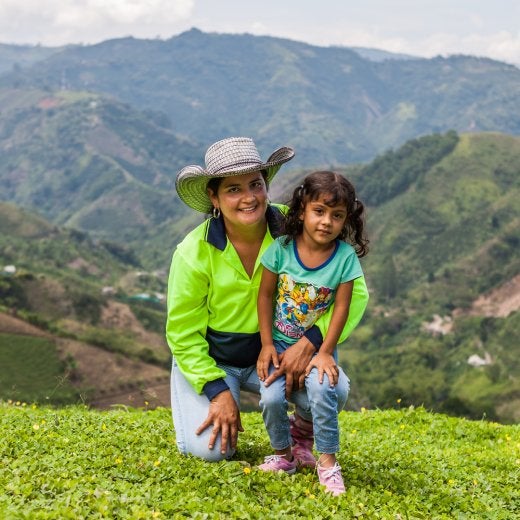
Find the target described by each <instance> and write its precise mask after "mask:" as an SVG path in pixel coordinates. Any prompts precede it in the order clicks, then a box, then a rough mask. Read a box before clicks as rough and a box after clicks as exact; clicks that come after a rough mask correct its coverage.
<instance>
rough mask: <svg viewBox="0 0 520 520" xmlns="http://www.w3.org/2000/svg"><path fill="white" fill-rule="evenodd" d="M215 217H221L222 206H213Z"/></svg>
mask: <svg viewBox="0 0 520 520" xmlns="http://www.w3.org/2000/svg"><path fill="white" fill-rule="evenodd" d="M213 218H220V208H216V207H215V206H213Z"/></svg>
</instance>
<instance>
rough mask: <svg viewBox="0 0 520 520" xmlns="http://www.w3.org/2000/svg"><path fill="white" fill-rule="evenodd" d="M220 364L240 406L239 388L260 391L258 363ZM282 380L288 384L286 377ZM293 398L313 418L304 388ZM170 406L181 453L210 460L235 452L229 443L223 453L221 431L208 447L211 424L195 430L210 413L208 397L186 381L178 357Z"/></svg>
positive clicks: (298, 408) (302, 413)
mask: <svg viewBox="0 0 520 520" xmlns="http://www.w3.org/2000/svg"><path fill="white" fill-rule="evenodd" d="M218 367H219V368H221V369H222V370H224V371H225V372H226V374H227V375H226V377H225V381H226V383H227V384H228V386H229V388H230V390H231V393H232V395H233V397H234V399H235V401H236V403H237V405H238V407H239V408H240V390H245V391H248V392H254V393H256V394H258V393H260V381H259V379H258V375H257V373H256V365H252V366H250V367H247V368H238V367H232V366H229V365H223V364H218ZM283 380H284V384H285V378H283ZM278 381H280V379H279V380H277V381H276V382H275V383H273V385H275V384H276V383H278ZM291 401H292V402H294V404H295V406H296V412H297V413H298V415H299V416H300V417H302V418H303V419H306V420H308V421H311V420H312V415H311V411H310V404H309V400H308V398H307V392H306V391H305V390H300V391H298V392H293V393H292V395H291ZM171 406H172V415H173V425H174V428H175V436H176V440H177V447H178V448H179V451H180V452H181V453H182V454H184V455H186V454H188V453H189V454H191V455H195V456H196V457H200V458H202V459H204V460H207V461H210V462H214V461H220V460H223V459H227V458H229V457H231V456H232V455H233V454H234V450H231V449H230V448H229V447H228V451H227V453H225V454H222V453H220V441H221V437H220V434H219V436H218V438H217V442H216V443H215V447H214V448H213V449H212V450H210V449H209V448H208V442H209V438H210V435H211V426H210V427H208V428H207V429H206V430H204V431H203V432H202V433H201V434H200V435H196V434H195V430H196V429H197V428H198V427H199V426H200V425H201V424H202V423H203V422H204V421H205V419H206V417H207V415H208V409H209V401H208V398H207V397H206V396H205V395H204V394H200V395H199V394H197V392H195V390H194V389H193V387H192V386H191V385H190V384H189V383H188V381H186V378H185V377H184V376H183V375H182V373H181V371H180V370H179V367H178V366H177V363H176V362H175V358H174V359H173V363H172V375H171Z"/></svg>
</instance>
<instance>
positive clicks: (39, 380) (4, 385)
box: [0, 333, 80, 404]
mask: <svg viewBox="0 0 520 520" xmlns="http://www.w3.org/2000/svg"><path fill="white" fill-rule="evenodd" d="M65 365H66V364H65V363H64V362H63V361H62V360H61V359H60V357H59V355H58V352H57V350H56V345H55V344H54V343H53V342H52V341H51V340H50V339H49V338H38V337H32V336H19V335H13V334H1V333H0V366H1V367H2V370H1V371H0V395H1V396H2V398H3V399H11V400H13V401H25V402H29V403H31V402H42V403H55V404H66V403H68V404H71V403H77V402H79V399H80V397H79V392H78V391H77V390H76V389H75V388H74V387H73V386H72V384H71V382H70V379H69V377H68V376H69V375H70V374H68V371H69V370H68V368H69V367H67V366H65Z"/></svg>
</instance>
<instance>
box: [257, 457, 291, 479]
mask: <svg viewBox="0 0 520 520" xmlns="http://www.w3.org/2000/svg"><path fill="white" fill-rule="evenodd" d="M258 469H261V470H262V471H284V472H285V473H288V474H289V475H292V474H293V473H296V459H295V458H293V460H292V461H288V460H287V459H286V458H285V457H284V456H283V455H269V456H268V457H266V458H265V459H264V463H263V464H260V466H258Z"/></svg>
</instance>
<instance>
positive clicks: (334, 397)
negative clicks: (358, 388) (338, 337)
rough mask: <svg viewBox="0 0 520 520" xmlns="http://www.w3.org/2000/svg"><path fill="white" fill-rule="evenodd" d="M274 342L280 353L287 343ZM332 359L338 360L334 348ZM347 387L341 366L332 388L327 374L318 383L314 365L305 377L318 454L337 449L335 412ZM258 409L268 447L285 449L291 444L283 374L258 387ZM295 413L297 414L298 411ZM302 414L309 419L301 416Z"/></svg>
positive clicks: (342, 405)
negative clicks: (264, 428)
mask: <svg viewBox="0 0 520 520" xmlns="http://www.w3.org/2000/svg"><path fill="white" fill-rule="evenodd" d="M274 344H275V347H276V350H277V352H278V353H279V354H280V353H281V352H283V351H284V350H286V349H287V348H288V347H289V346H290V345H289V344H287V343H285V342H284V341H275V342H274ZM334 358H335V359H337V353H336V351H335V352H334ZM273 370H274V367H273V366H271V367H270V368H269V373H271V372H272V371H273ZM349 390H350V381H349V379H348V377H347V375H346V374H345V372H343V369H341V368H340V369H339V377H338V383H337V385H336V386H334V387H331V386H330V385H329V379H328V377H327V375H326V374H325V375H324V376H323V383H321V384H320V382H319V380H318V369H317V368H313V369H312V370H311V372H310V374H309V375H308V376H307V377H306V378H305V393H306V394H307V398H308V400H309V404H310V410H311V416H312V425H313V429H314V441H315V445H316V450H317V451H318V452H319V453H336V452H338V451H339V425H338V413H339V412H340V410H342V409H343V408H344V406H345V404H346V402H347V398H348V393H349ZM260 408H261V409H262V417H263V418H264V424H265V427H266V429H267V433H268V434H269V439H270V440H271V446H272V447H273V448H274V449H275V450H284V449H285V448H288V447H289V446H291V444H292V440H291V433H290V430H289V425H290V423H289V417H288V415H287V410H288V402H287V399H286V398H285V376H282V377H279V378H278V379H277V380H276V381H275V382H274V383H272V384H271V385H270V386H268V387H265V386H264V385H261V386H260ZM296 413H297V414H298V415H300V412H299V411H298V410H296ZM301 417H302V418H303V419H306V420H309V419H308V418H307V417H305V416H303V415H301Z"/></svg>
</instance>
